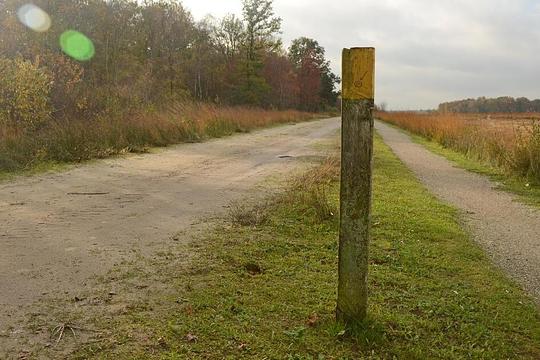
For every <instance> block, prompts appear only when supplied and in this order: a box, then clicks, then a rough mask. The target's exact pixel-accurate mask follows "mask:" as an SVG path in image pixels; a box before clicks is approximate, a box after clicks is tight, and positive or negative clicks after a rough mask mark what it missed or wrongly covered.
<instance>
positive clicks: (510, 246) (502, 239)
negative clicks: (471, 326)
mask: <svg viewBox="0 0 540 360" xmlns="http://www.w3.org/2000/svg"><path fill="white" fill-rule="evenodd" d="M375 127H376V129H377V131H378V133H379V134H380V135H381V136H382V137H383V139H384V141H385V143H386V144H388V145H389V146H390V147H391V148H392V150H393V151H394V152H395V154H396V155H397V156H398V157H399V158H400V159H401V160H402V161H403V162H404V163H405V164H406V165H407V166H408V167H409V168H410V169H411V170H412V171H413V172H414V173H415V174H416V176H418V178H420V180H421V181H422V182H423V183H424V184H425V185H426V186H427V188H428V189H429V190H430V191H431V192H432V193H434V194H435V195H436V196H438V197H439V198H440V199H442V200H444V201H446V202H448V203H450V204H452V205H453V206H455V207H457V208H459V209H461V210H462V211H463V213H464V218H465V221H466V223H467V225H468V226H469V227H470V229H471V232H472V234H473V236H474V238H475V240H476V241H477V242H478V243H479V244H480V245H481V246H482V247H483V248H484V249H485V250H486V251H487V252H488V253H489V254H490V255H491V256H492V258H493V260H494V262H495V263H496V264H497V265H498V266H500V267H501V268H502V269H503V270H505V271H506V272H507V273H508V274H509V275H510V276H512V277H513V278H514V279H515V280H516V281H518V282H519V283H520V284H521V285H522V286H523V287H524V288H525V289H526V290H527V291H528V292H529V293H530V294H531V295H532V296H533V297H534V298H535V299H536V300H537V302H539V303H540V211H538V210H537V209H536V208H533V207H530V206H527V205H523V204H521V203H519V202H517V201H516V197H515V196H513V195H511V194H508V193H506V192H503V191H499V190H496V189H495V187H496V184H495V183H493V182H492V181H490V180H489V179H488V178H486V177H485V176H481V175H478V174H474V173H471V172H468V171H466V170H463V169H459V168H456V167H454V166H453V165H452V164H451V163H450V162H449V161H448V160H446V159H445V158H443V157H441V156H439V155H435V154H433V153H431V152H430V151H428V150H426V149H425V148H424V147H422V146H421V145H418V144H415V143H413V142H412V141H411V139H410V137H409V136H407V135H406V134H404V133H402V132H400V131H399V130H396V129H394V128H392V127H390V126H388V125H386V124H383V123H382V122H380V121H376V123H375Z"/></svg>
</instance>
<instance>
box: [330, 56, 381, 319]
mask: <svg viewBox="0 0 540 360" xmlns="http://www.w3.org/2000/svg"><path fill="white" fill-rule="evenodd" d="M374 83H375V49H374V48H371V47H370V48H352V49H344V50H343V74H342V87H343V88H342V110H341V111H342V116H341V118H342V126H341V194H340V227H339V269H338V275H339V276H338V277H339V283H338V299H337V307H336V317H337V319H338V320H339V321H343V322H345V323H347V324H351V323H352V324H354V323H358V322H361V321H363V320H364V319H365V317H366V313H367V299H368V288H367V277H368V247H369V237H370V221H371V187H372V186H371V184H372V163H373V107H374V105H375V102H374V93H375V91H374V89H375V86H374Z"/></svg>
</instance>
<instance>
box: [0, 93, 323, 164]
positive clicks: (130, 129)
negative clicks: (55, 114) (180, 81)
mask: <svg viewBox="0 0 540 360" xmlns="http://www.w3.org/2000/svg"><path fill="white" fill-rule="evenodd" d="M314 117H315V115H314V114H310V113H305V112H300V111H295V110H287V111H276V110H263V109H256V108H246V107H223V106H216V105H210V104H195V103H182V104H181V103H177V104H173V105H171V106H169V107H168V108H167V109H165V110H162V111H152V112H148V111H147V112H141V111H138V112H133V113H126V114H124V115H122V116H103V117H100V118H96V119H92V120H74V119H62V120H58V119H56V120H54V121H51V122H49V123H48V124H45V125H44V126H43V127H41V128H40V129H37V130H35V131H32V132H27V131H26V132H25V131H23V130H17V129H8V128H6V127H0V171H18V170H25V169H30V168H32V167H34V166H35V165H36V164H39V163H46V162H78V161H84V160H88V159H93V158H103V157H107V156H111V155H115V154H120V153H125V152H143V151H146V150H147V149H148V148H149V147H155V146H167V145H170V144H175V143H180V142H193V141H200V140H202V139H204V138H208V137H220V136H226V135H230V134H233V133H235V132H247V131H250V130H252V129H255V128H260V127H265V126H270V125H274V124H283V123H289V122H299V121H306V120H310V119H313V118H314Z"/></svg>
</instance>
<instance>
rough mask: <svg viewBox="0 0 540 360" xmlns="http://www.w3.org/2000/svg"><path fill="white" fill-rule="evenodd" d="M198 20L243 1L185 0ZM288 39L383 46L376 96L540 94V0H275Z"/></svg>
mask: <svg viewBox="0 0 540 360" xmlns="http://www.w3.org/2000/svg"><path fill="white" fill-rule="evenodd" d="M183 3H184V5H185V6H186V7H187V8H188V9H190V10H191V12H192V13H193V15H194V16H195V18H196V19H201V18H203V17H204V16H205V15H207V14H212V15H214V16H217V17H221V16H223V15H224V14H227V13H236V14H241V0H184V1H183ZM274 8H275V12H276V14H277V15H279V16H281V17H282V18H283V36H282V37H283V39H284V41H285V45H286V46H288V45H289V43H290V41H291V40H292V39H294V38H297V37H300V36H308V37H312V38H314V39H317V40H318V41H319V43H320V44H321V45H322V46H324V47H325V49H326V52H327V57H328V58H329V59H330V60H331V62H332V68H333V69H334V71H335V72H336V73H338V74H339V73H340V71H341V64H340V58H341V49H342V48H343V47H354V46H375V47H376V48H377V69H376V70H377V85H376V102H378V103H380V102H383V101H385V102H387V103H388V104H389V106H390V107H391V108H393V109H419V108H433V107H436V106H437V105H438V104H439V103H440V102H443V101H447V100H457V99H462V98H467V97H478V96H489V97H492V96H493V97H494V96H504V95H510V96H514V97H519V96H525V97H529V98H535V99H536V98H540V0H275V3H274Z"/></svg>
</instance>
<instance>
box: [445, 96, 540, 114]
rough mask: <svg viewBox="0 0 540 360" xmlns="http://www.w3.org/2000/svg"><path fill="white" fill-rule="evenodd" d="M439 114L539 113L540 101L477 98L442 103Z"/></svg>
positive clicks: (510, 98)
mask: <svg viewBox="0 0 540 360" xmlns="http://www.w3.org/2000/svg"><path fill="white" fill-rule="evenodd" d="M439 112H443V113H445V112H453V113H496V112H498V113H523V112H540V99H536V100H529V99H527V98H525V97H520V98H513V97H510V96H504V97H498V98H486V97H479V98H477V99H466V100H458V101H451V102H446V103H442V104H440V105H439Z"/></svg>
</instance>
